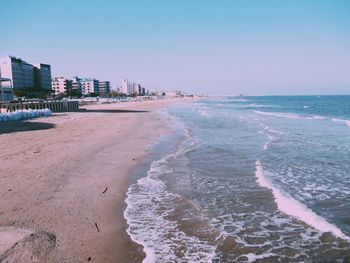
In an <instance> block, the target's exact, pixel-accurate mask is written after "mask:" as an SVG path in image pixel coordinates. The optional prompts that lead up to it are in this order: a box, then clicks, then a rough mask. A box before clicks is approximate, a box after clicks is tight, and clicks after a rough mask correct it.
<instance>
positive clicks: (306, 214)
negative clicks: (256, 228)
mask: <svg viewBox="0 0 350 263" xmlns="http://www.w3.org/2000/svg"><path fill="white" fill-rule="evenodd" d="M255 165H256V171H255V176H256V178H257V182H258V184H259V185H260V186H261V187H266V188H268V189H270V190H271V191H272V193H273V195H274V198H275V201H276V203H277V207H278V209H279V210H280V211H282V212H284V213H286V214H288V215H290V216H293V217H295V218H297V219H299V220H301V221H304V222H305V223H307V224H308V225H310V226H312V227H314V228H316V229H317V230H319V231H321V232H332V233H333V234H334V235H335V236H337V237H340V238H344V239H347V240H349V237H347V236H346V235H345V234H343V232H342V231H341V230H340V229H339V228H338V227H336V226H335V225H333V224H331V223H329V222H327V221H326V220H325V219H324V218H322V217H321V216H319V215H317V214H316V213H314V212H313V211H312V210H310V209H309V208H307V207H306V206H305V205H304V204H302V203H300V202H299V201H297V200H295V199H293V198H291V197H288V196H287V195H285V194H284V193H283V192H282V191H281V190H279V189H278V188H277V187H275V186H274V185H273V184H272V183H270V182H269V180H268V179H267V178H266V177H265V172H264V170H263V167H262V164H261V162H260V161H256V163H255Z"/></svg>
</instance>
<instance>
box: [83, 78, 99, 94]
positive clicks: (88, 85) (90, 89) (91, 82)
mask: <svg viewBox="0 0 350 263" xmlns="http://www.w3.org/2000/svg"><path fill="white" fill-rule="evenodd" d="M80 84H81V91H82V94H83V95H89V94H92V93H95V94H100V88H99V81H98V80H97V79H92V78H85V79H81V80H80Z"/></svg>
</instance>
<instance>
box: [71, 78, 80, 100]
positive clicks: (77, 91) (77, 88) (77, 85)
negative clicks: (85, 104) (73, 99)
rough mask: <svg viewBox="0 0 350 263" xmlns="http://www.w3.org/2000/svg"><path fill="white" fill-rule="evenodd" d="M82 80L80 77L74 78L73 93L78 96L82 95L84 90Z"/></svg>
mask: <svg viewBox="0 0 350 263" xmlns="http://www.w3.org/2000/svg"><path fill="white" fill-rule="evenodd" d="M80 82H81V79H80V78H78V77H73V78H72V93H75V94H76V96H79V97H80V96H81V95H82V89H81V83H80Z"/></svg>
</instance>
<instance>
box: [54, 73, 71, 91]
mask: <svg viewBox="0 0 350 263" xmlns="http://www.w3.org/2000/svg"><path fill="white" fill-rule="evenodd" d="M51 85H52V91H53V92H54V94H55V95H58V94H60V93H65V94H67V93H68V92H69V90H70V89H71V88H72V81H71V80H69V79H66V78H64V77H57V78H53V79H52V82H51Z"/></svg>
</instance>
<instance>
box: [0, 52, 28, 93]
mask: <svg viewBox="0 0 350 263" xmlns="http://www.w3.org/2000/svg"><path fill="white" fill-rule="evenodd" d="M0 71H1V77H2V78H6V79H10V80H11V83H12V87H13V88H14V89H23V88H33V87H34V86H35V83H34V67H33V65H31V64H29V63H27V62H25V61H23V60H22V59H20V58H16V57H11V56H6V57H2V58H0Z"/></svg>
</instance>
